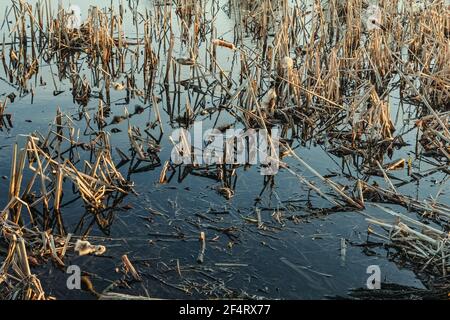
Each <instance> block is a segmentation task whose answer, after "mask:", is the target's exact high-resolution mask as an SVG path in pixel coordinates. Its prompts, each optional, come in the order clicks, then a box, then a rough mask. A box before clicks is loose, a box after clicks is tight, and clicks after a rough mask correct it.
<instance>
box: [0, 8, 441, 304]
mask: <svg viewBox="0 0 450 320" xmlns="http://www.w3.org/2000/svg"><path fill="white" fill-rule="evenodd" d="M425 2H427V1H425ZM11 3H12V6H11V7H10V8H9V11H8V12H7V18H6V19H12V20H14V23H13V24H12V25H10V24H8V27H9V28H10V29H9V30H8V32H9V34H10V35H11V36H10V38H11V39H12V40H11V42H8V40H4V41H3V45H2V49H1V59H2V64H3V69H4V70H3V71H4V74H5V75H6V80H7V81H8V82H9V83H10V84H11V85H13V86H14V87H16V88H17V89H18V91H19V93H18V94H19V96H21V97H22V96H25V95H32V96H34V93H35V90H36V88H37V86H40V85H43V81H44V80H43V79H42V76H41V74H40V72H41V70H40V67H39V66H40V65H41V64H42V63H44V62H45V63H48V64H49V65H50V68H52V71H51V75H52V84H51V85H52V86H54V95H55V96H56V95H58V94H59V93H60V90H61V88H60V84H59V83H60V82H62V81H64V80H65V79H68V81H70V83H71V88H72V94H73V99H74V101H75V102H76V103H78V104H79V105H80V114H79V115H80V119H84V120H85V122H86V128H85V132H84V133H83V132H81V133H82V134H83V136H85V137H86V136H87V137H88V138H89V139H90V140H89V141H81V140H80V139H79V138H78V137H79V135H80V132H79V131H78V130H79V129H77V126H76V125H75V124H74V123H73V122H72V120H71V118H70V117H68V116H67V115H65V114H62V113H61V112H60V111H58V112H57V115H56V118H55V120H54V122H53V124H52V125H51V127H50V129H49V132H48V133H47V134H45V135H43V134H41V133H38V132H36V133H32V134H30V135H29V136H27V137H24V140H25V142H24V143H23V144H22V145H19V144H16V145H15V147H14V152H13V157H12V164H11V179H10V186H9V191H8V192H9V193H8V197H9V203H8V205H7V207H6V208H4V209H3V210H2V211H1V215H0V225H1V232H2V236H3V239H4V240H5V241H6V243H7V247H8V251H7V257H6V259H5V260H4V261H3V263H2V266H1V269H0V283H1V284H2V285H1V287H0V288H2V289H1V290H0V296H2V297H5V298H10V299H18V298H23V299H41V298H47V296H46V295H45V291H44V289H45V288H42V287H41V286H40V283H39V280H38V279H37V277H36V276H35V275H33V268H32V267H31V266H30V261H33V259H35V257H36V256H39V257H43V256H46V257H48V258H50V259H52V260H53V261H55V263H57V264H59V265H61V266H64V257H65V254H66V253H67V252H68V250H70V249H73V247H74V240H73V238H71V235H68V234H66V233H65V231H64V222H63V220H64V210H63V209H62V208H61V203H62V201H63V198H65V195H64V193H63V189H64V188H63V185H65V184H67V185H71V186H72V188H73V190H74V191H75V193H76V194H78V195H79V196H80V197H81V198H82V200H83V202H84V204H85V206H86V208H88V210H90V212H91V213H92V214H93V215H95V216H96V217H97V220H98V222H99V225H101V226H104V225H107V224H108V223H110V220H109V219H110V218H111V217H110V216H108V214H107V213H108V210H107V209H108V208H109V207H112V206H114V205H115V203H116V201H117V199H118V198H120V197H123V196H125V195H126V194H128V193H130V192H132V183H131V182H129V181H127V180H126V179H125V178H124V177H123V176H122V175H121V173H120V172H119V170H118V169H117V167H116V164H115V163H114V161H113V157H112V152H114V151H115V152H116V153H117V155H118V156H119V157H120V159H121V160H122V162H129V161H136V164H134V162H133V170H134V171H136V172H137V171H139V170H142V166H151V167H152V168H155V167H157V166H159V165H161V161H160V160H159V157H158V152H159V147H160V146H159V143H160V136H155V135H154V134H150V133H149V132H150V131H152V130H154V129H155V128H156V129H157V130H158V131H159V134H160V135H163V134H164V128H163V126H162V120H161V112H162V110H163V111H164V112H166V113H167V114H168V115H169V117H170V120H171V123H172V124H178V125H179V126H182V127H187V128H188V127H190V125H192V123H193V122H194V121H195V120H199V119H201V118H202V117H205V116H209V117H211V118H215V117H217V119H218V117H219V116H220V115H221V114H222V113H225V114H227V115H230V116H231V117H233V118H234V119H235V124H241V125H242V126H244V127H245V128H247V129H248V128H269V129H270V128H271V127H273V126H274V125H278V126H280V127H281V132H282V138H281V141H280V142H281V150H282V154H281V155H282V158H281V160H280V165H281V167H282V169H281V170H286V171H288V172H291V173H292V174H293V175H295V176H296V177H297V178H298V179H299V183H301V184H304V185H307V186H308V187H309V188H310V189H311V190H313V191H314V192H316V193H318V194H319V195H320V196H321V197H323V198H324V199H326V200H327V201H329V202H330V203H331V204H332V205H333V207H334V208H335V209H336V210H338V209H340V210H355V211H361V212H362V210H363V209H364V208H365V207H366V206H368V205H370V203H371V202H378V203H383V202H387V203H395V204H399V205H401V206H404V207H405V208H407V209H408V210H410V211H414V212H416V213H417V214H418V215H419V216H421V217H422V219H425V221H419V220H417V219H416V218H415V217H414V215H408V216H406V215H402V214H400V213H396V212H393V211H392V210H390V209H387V208H385V207H383V206H378V210H379V211H380V212H384V213H385V214H386V219H385V220H380V219H375V218H373V217H370V216H368V217H367V221H368V223H369V228H368V234H369V235H371V236H375V237H378V238H381V239H382V240H383V241H385V243H386V245H387V246H392V247H394V248H396V249H397V250H398V251H399V252H400V254H401V255H402V256H403V257H407V259H408V261H410V262H411V263H417V264H418V265H419V266H420V267H419V268H420V269H421V270H427V271H428V272H429V273H430V274H432V275H438V276H446V275H447V274H448V272H449V271H450V270H449V266H450V264H449V262H450V245H449V243H450V240H449V233H448V223H449V217H450V208H449V207H448V206H446V205H444V204H440V203H439V202H438V201H437V200H436V201H426V200H418V199H414V198H412V197H410V196H408V195H402V194H401V193H399V192H398V191H397V188H396V186H395V185H394V184H393V182H392V181H391V178H390V172H391V171H393V170H397V169H398V168H402V167H407V168H410V166H411V163H410V162H408V160H406V161H405V159H389V158H390V157H392V154H393V153H394V150H395V149H397V148H399V147H401V146H403V145H404V144H405V142H404V140H403V133H402V132H399V131H398V128H397V127H396V125H395V123H396V121H395V119H393V118H392V114H394V113H398V114H402V115H403V117H404V120H405V121H409V122H410V123H412V124H413V127H415V128H416V129H417V146H416V152H417V153H416V157H419V156H420V155H426V156H429V157H430V156H431V157H433V159H434V160H435V162H434V163H435V164H436V168H437V169H436V170H441V171H442V172H445V173H447V174H448V163H449V161H450V131H449V130H450V122H449V116H450V114H449V110H450V109H449V106H450V38H449V36H450V8H449V7H447V6H445V4H444V1H428V2H427V3H428V4H427V5H426V6H425V8H417V6H416V4H415V3H416V1H411V0H405V1H400V0H381V1H379V7H380V9H381V17H380V19H379V21H375V23H376V24H377V28H374V29H372V30H369V29H368V28H367V25H366V21H368V20H369V19H370V18H369V17H366V16H365V12H366V10H367V8H368V5H369V3H368V2H366V1H363V0H347V1H338V0H329V1H312V3H313V6H312V7H307V6H306V1H293V3H290V2H289V1H287V0H263V1H238V0H232V1H229V2H228V3H227V6H228V10H229V12H230V16H231V17H233V19H234V20H235V28H234V30H232V33H231V35H230V34H229V35H228V36H227V37H225V38H221V36H220V34H222V33H221V32H220V31H219V29H220V28H221V25H220V23H219V22H218V21H217V20H216V17H217V14H218V12H219V10H221V7H220V6H219V4H218V2H216V1H212V2H210V1H205V0H176V1H173V3H172V2H167V1H162V2H161V1H155V2H153V3H152V5H151V6H152V7H151V9H148V10H147V11H145V12H139V11H138V9H137V7H133V6H130V7H129V8H127V10H128V14H130V15H131V19H132V26H133V28H134V29H135V31H134V32H132V35H131V34H130V35H127V34H125V31H124V29H125V28H124V25H123V24H124V19H125V16H124V15H125V8H124V7H122V6H120V7H119V8H115V7H111V8H107V9H100V8H96V7H91V9H90V10H89V15H88V16H87V17H86V18H85V20H84V22H83V24H82V26H81V27H80V28H79V29H69V28H67V19H68V17H69V16H70V13H67V12H66V11H65V10H64V8H62V7H58V8H51V5H52V3H54V2H52V1H39V2H38V4H37V5H36V6H31V5H29V4H27V3H26V1H22V0H12V2H11ZM55 9H56V12H57V15H53V12H55ZM28 26H30V27H29V28H28ZM133 28H132V30H133ZM180 48H182V52H185V55H184V56H179V52H180V51H179V50H178V49H180ZM224 57H226V59H227V61H231V63H230V64H229V66H227V68H224V67H223V66H222V65H221V64H222V62H221V61H224ZM85 66H87V67H88V68H87V69H88V72H86V71H85V72H84V73H83V72H82V71H81V70H82V68H84V67H85ZM54 68H56V70H55V69H54ZM54 74H56V75H57V77H55V76H54ZM186 74H188V75H190V77H189V78H185V75H186ZM112 91H114V93H115V94H117V93H121V92H122V94H123V96H124V104H129V103H130V101H133V100H135V99H138V100H139V101H140V102H141V103H142V105H145V106H147V107H145V108H144V107H136V108H135V110H134V112H133V113H132V114H130V113H129V111H125V112H124V114H123V115H116V116H114V117H111V116H110V111H111V103H112V102H111V92H112ZM186 93H188V97H187V98H183V99H182V97H181V96H182V95H186ZM393 94H398V95H399V96H400V98H401V101H402V102H401V104H400V105H395V107H394V104H393V101H391V98H390V97H391V96H392V95H393ZM94 99H98V101H99V103H98V108H97V110H95V113H94V115H93V116H92V115H91V114H89V112H88V110H87V109H86V108H85V107H86V106H87V105H88V103H89V101H92V100H94ZM208 99H209V100H211V101H212V102H211V103H210V104H207V103H205V101H206V100H208ZM163 101H164V103H163ZM392 108H398V109H399V110H398V112H393V110H392ZM147 110H148V112H149V114H150V116H149V119H148V123H147V127H146V128H138V127H135V126H133V125H132V124H131V120H130V119H131V118H132V117H134V116H139V115H140V114H142V113H143V112H144V111H147ZM6 111H7V110H6V101H3V102H2V103H1V104H0V128H1V127H8V126H11V125H12V124H11V119H10V117H9V116H8V114H7V113H6ZM122 121H129V122H130V123H129V126H128V137H129V141H130V149H129V150H120V149H114V150H113V148H112V147H111V145H110V143H109V138H108V136H109V130H110V129H111V125H113V124H117V123H120V122H122ZM219 129H222V130H223V128H219ZM152 132H153V131H152ZM294 141H300V143H301V144H308V143H316V144H321V145H323V146H324V148H326V149H327V150H329V151H330V152H331V153H333V154H335V155H337V156H339V157H350V158H353V159H354V163H355V166H356V167H357V168H358V170H359V171H360V172H361V173H362V174H363V175H364V177H365V178H362V179H357V180H352V179H349V181H348V184H347V185H345V186H344V185H342V184H339V183H337V182H336V181H333V180H332V179H330V178H327V177H324V176H323V175H321V174H320V173H319V172H317V171H316V170H315V169H314V168H313V166H311V165H309V164H308V163H306V162H305V161H304V160H303V159H302V157H301V154H300V152H295V151H294V149H295V148H294ZM272 143H273V141H270V142H269V145H271V144H272ZM269 147H270V146H269ZM287 157H290V158H291V160H292V161H296V162H299V163H300V164H301V165H302V166H303V167H304V168H305V170H306V171H307V172H308V173H309V174H310V176H313V177H314V178H317V179H319V181H321V182H322V185H320V186H318V185H317V183H314V182H312V181H310V180H308V179H307V178H306V177H304V176H302V175H300V174H299V173H297V172H294V170H292V169H291V168H290V167H289V166H288V165H287V164H286V163H284V162H283V161H285V159H286V158H287ZM178 168H179V166H177V165H175V164H172V163H171V162H169V161H167V162H165V163H164V165H163V166H162V169H161V176H160V183H166V182H168V181H170V179H171V178H172V177H173V175H174V174H175V172H176V171H177V169H178ZM237 168H238V166H233V165H231V166H230V165H228V166H227V165H217V166H203V167H202V166H192V167H190V168H189V173H195V174H199V175H201V174H204V172H206V171H207V173H206V174H205V175H208V176H209V177H212V178H213V179H214V180H216V181H218V182H219V184H220V187H219V188H218V192H219V193H221V194H222V195H224V197H225V198H228V199H229V198H231V197H233V195H234V194H235V190H234V186H233V185H234V184H233V181H235V176H236V170H237ZM183 174H184V173H183ZM186 174H188V173H186ZM370 175H378V176H381V177H383V178H384V179H385V182H386V186H387V187H386V188H383V187H381V186H379V185H376V184H370V183H368V181H369V177H370ZM410 176H411V177H412V178H414V176H412V175H410ZM181 179H182V178H181ZM271 179H272V181H273V179H275V178H274V177H270V178H268V180H269V181H268V183H270V181H271ZM362 214H366V213H364V212H362ZM105 215H106V216H105ZM366 215H367V214H366ZM428 222H431V223H433V226H430V225H428ZM260 225H261V223H260V221H259V222H258V226H260ZM53 226H57V227H56V228H54V227H53ZM377 227H380V228H381V230H379V229H377ZM48 230H51V232H49V231H48ZM202 243H203V244H202V248H203V249H202V250H203V251H204V235H203V240H202ZM199 260H203V254H202V251H201V253H200V255H199ZM123 261H124V265H125V266H127V269H128V270H130V272H131V274H132V275H133V277H135V278H138V277H139V275H138V274H137V272H136V270H134V268H133V267H132V265H131V262H130V261H129V259H128V258H127V257H126V256H125V257H124V258H123Z"/></svg>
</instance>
